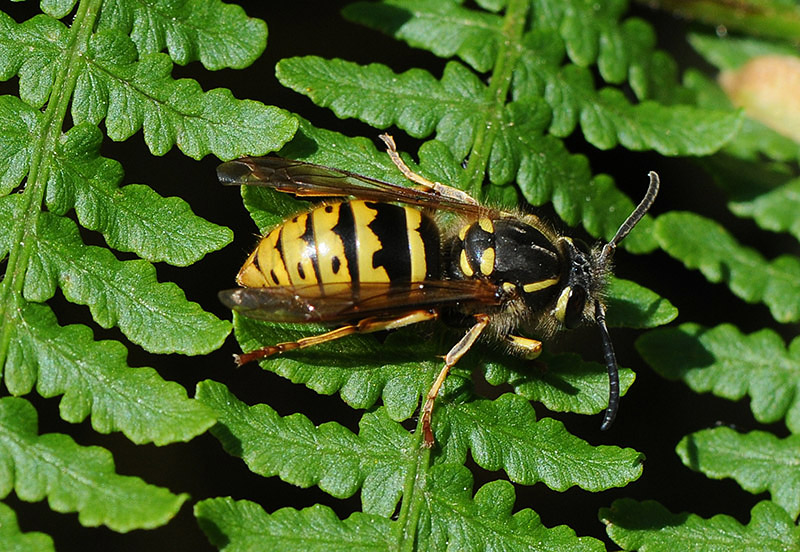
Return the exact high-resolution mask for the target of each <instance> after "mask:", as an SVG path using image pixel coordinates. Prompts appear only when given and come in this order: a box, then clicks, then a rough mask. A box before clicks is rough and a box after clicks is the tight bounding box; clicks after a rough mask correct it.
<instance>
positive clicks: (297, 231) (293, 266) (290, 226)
mask: <svg viewBox="0 0 800 552" xmlns="http://www.w3.org/2000/svg"><path fill="white" fill-rule="evenodd" d="M307 220H308V213H303V214H301V215H297V216H296V217H294V218H293V219H291V220H289V221H288V222H286V223H285V224H284V225H283V233H282V235H281V247H282V248H283V262H284V263H285V265H286V271H287V272H288V273H289V279H290V280H291V282H292V284H293V285H297V284H315V283H317V275H316V274H315V273H314V265H313V263H312V262H311V256H312V255H313V254H314V253H316V251H314V244H313V243H309V242H307V241H306V240H304V239H303V238H301V236H302V235H303V234H305V233H306V221H307Z"/></svg>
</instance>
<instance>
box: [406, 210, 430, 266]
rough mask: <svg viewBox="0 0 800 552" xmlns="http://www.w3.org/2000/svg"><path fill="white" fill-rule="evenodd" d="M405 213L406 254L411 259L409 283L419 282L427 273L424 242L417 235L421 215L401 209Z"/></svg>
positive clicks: (415, 211) (418, 234)
mask: <svg viewBox="0 0 800 552" xmlns="http://www.w3.org/2000/svg"><path fill="white" fill-rule="evenodd" d="M403 209H404V210H405V212H406V233H407V234H408V254H409V257H410V259H411V281H412V282H421V281H422V280H424V279H425V274H426V273H427V271H428V260H427V259H426V258H425V242H424V241H423V240H422V236H421V235H420V233H419V227H420V224H422V213H421V212H419V211H417V210H416V209H412V208H411V207H404V208H403Z"/></svg>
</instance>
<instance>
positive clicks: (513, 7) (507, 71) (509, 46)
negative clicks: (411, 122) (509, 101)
mask: <svg viewBox="0 0 800 552" xmlns="http://www.w3.org/2000/svg"><path fill="white" fill-rule="evenodd" d="M529 4H530V3H529V2H528V1H526V0H510V1H509V3H508V8H507V10H506V14H505V17H504V21H503V31H502V35H503V37H504V40H503V43H502V44H501V45H500V50H499V52H498V54H497V61H496V63H495V64H494V69H493V70H492V77H491V81H490V84H489V89H488V91H487V99H488V101H489V104H490V108H489V113H490V116H489V118H488V119H487V120H486V121H485V124H484V125H483V126H481V127H480V128H478V129H477V130H476V132H475V140H474V141H473V144H472V151H471V152H470V157H469V163H468V164H467V175H468V182H470V183H471V186H470V187H471V193H472V195H473V197H475V198H476V199H478V200H480V199H481V198H482V189H481V188H482V186H483V177H484V174H485V173H486V165H487V163H488V162H489V154H490V153H491V148H492V144H493V143H494V138H495V135H496V134H497V132H498V130H499V129H500V125H501V124H503V110H504V108H505V105H506V98H507V97H508V89H509V88H510V87H511V78H512V76H513V72H514V67H515V66H516V65H517V59H518V58H519V56H520V55H521V54H522V49H521V48H520V41H521V39H522V33H523V31H524V29H525V19H526V17H527V14H528V6H529Z"/></svg>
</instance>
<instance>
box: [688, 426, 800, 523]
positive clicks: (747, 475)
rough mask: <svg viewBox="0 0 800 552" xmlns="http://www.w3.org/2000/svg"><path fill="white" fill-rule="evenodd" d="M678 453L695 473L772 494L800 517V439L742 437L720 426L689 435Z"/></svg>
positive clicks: (758, 434) (756, 433)
mask: <svg viewBox="0 0 800 552" xmlns="http://www.w3.org/2000/svg"><path fill="white" fill-rule="evenodd" d="M676 450H677V452H678V455H679V456H680V457H681V460H682V461H683V463H684V464H686V465H687V466H688V467H690V468H692V469H693V470H697V471H701V472H703V473H705V474H706V475H708V476H709V477H712V478H714V479H722V478H723V477H731V478H733V479H735V480H736V482H737V483H739V484H740V485H741V486H742V488H744V489H745V490H747V491H749V492H751V493H760V492H762V491H765V490H766V491H769V493H770V494H771V495H772V500H773V502H775V503H776V504H777V505H778V506H781V507H782V508H783V509H784V510H786V512H787V513H788V514H789V516H790V517H792V518H795V519H796V518H797V515H798V514H800V492H798V490H800V473H798V470H797V464H798V457H800V436H798V435H792V436H790V437H787V438H786V439H778V438H777V437H775V436H774V435H772V434H771V433H766V432H763V431H752V432H750V433H748V434H746V435H741V434H739V433H736V432H735V431H733V430H732V429H730V428H727V427H718V428H714V429H707V430H704V431H698V432H697V433H693V434H691V435H687V436H686V437H684V438H683V439H682V440H681V442H680V443H678V447H677V449H676Z"/></svg>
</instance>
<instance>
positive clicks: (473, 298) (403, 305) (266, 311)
mask: <svg viewBox="0 0 800 552" xmlns="http://www.w3.org/2000/svg"><path fill="white" fill-rule="evenodd" d="M219 298H220V300H221V301H222V302H223V303H224V304H225V305H226V306H227V307H228V308H230V309H233V310H235V311H237V312H239V313H241V314H243V315H245V316H247V317H249V318H255V319H258V320H265V321H268V322H326V323H336V322H345V321H353V320H360V319H363V318H367V317H372V316H377V317H391V316H393V315H398V316H399V315H400V314H402V313H406V312H411V311H415V310H420V309H424V310H428V309H437V308H442V307H448V306H456V305H459V306H469V307H481V306H484V307H487V306H495V305H498V304H499V301H500V300H499V293H498V288H497V286H495V285H493V284H491V283H489V282H487V281H485V280H433V281H431V280H427V281H424V282H418V283H413V284H404V285H403V286H399V285H396V284H392V285H390V284H383V283H374V284H371V283H362V284H361V285H360V286H359V289H358V295H357V296H354V294H353V291H352V289H351V287H350V285H349V284H344V283H336V284H325V285H318V284H312V285H307V286H276V287H265V288H238V289H228V290H224V291H221V292H220V293H219Z"/></svg>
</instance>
